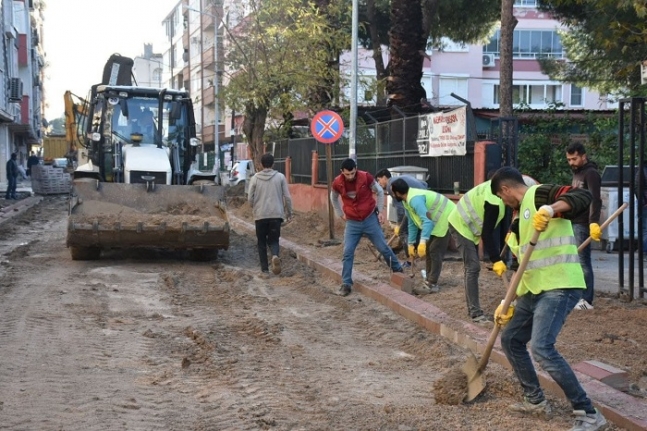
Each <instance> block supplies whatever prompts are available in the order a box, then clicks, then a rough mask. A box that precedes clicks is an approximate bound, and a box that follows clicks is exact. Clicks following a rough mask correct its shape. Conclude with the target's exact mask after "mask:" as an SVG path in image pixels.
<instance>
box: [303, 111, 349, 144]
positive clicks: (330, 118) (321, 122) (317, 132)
mask: <svg viewBox="0 0 647 431" xmlns="http://www.w3.org/2000/svg"><path fill="white" fill-rule="evenodd" d="M310 132H311V133H312V136H314V138H315V139H316V140H317V141H318V142H321V143H322V144H332V143H334V142H336V141H338V140H339V138H341V135H342V134H343V133H344V121H343V120H342V119H341V116H340V115H339V114H338V113H336V112H334V111H321V112H318V113H317V114H316V115H315V116H314V118H313V119H312V122H311V123H310Z"/></svg>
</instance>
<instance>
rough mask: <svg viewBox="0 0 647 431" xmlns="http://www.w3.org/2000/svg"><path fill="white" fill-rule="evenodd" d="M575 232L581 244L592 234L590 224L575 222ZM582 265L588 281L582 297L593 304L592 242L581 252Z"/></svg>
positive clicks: (576, 239) (576, 238)
mask: <svg viewBox="0 0 647 431" xmlns="http://www.w3.org/2000/svg"><path fill="white" fill-rule="evenodd" d="M573 233H574V234H575V241H576V242H577V245H578V246H579V245H580V244H582V243H583V242H584V241H586V239H587V238H588V237H589V235H590V234H591V233H590V231H589V225H588V224H580V223H577V224H576V223H573ZM580 265H582V271H583V272H584V282H585V283H586V290H585V291H584V294H583V295H582V298H583V299H584V300H586V302H588V303H589V304H591V305H593V297H594V292H593V283H594V277H593V264H592V263H591V244H589V245H587V246H586V247H585V248H584V250H582V251H581V252H580Z"/></svg>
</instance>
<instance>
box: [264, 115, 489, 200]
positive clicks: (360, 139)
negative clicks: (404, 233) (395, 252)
mask: <svg viewBox="0 0 647 431" xmlns="http://www.w3.org/2000/svg"><path fill="white" fill-rule="evenodd" d="M356 135H357V136H356V146H355V147H356V148H355V149H356V153H357V164H358V166H359V168H360V169H362V170H365V171H368V172H371V173H373V174H375V173H376V172H377V171H379V170H380V169H383V168H393V167H397V166H417V167H421V168H426V169H427V170H428V172H427V173H428V175H429V177H428V180H427V182H428V184H429V187H430V188H431V189H432V190H435V191H437V192H440V193H452V192H453V189H454V182H456V181H458V182H459V183H460V185H461V186H460V189H461V192H464V191H467V190H469V189H470V188H471V187H472V185H473V184H474V140H473V139H472V140H468V141H467V154H466V155H465V156H443V157H421V156H420V153H419V152H418V144H417V142H416V138H417V136H418V116H414V117H406V118H400V119H396V120H390V121H385V122H381V123H374V124H367V125H361V126H358V127H357V134H356ZM479 135H481V134H479ZM269 149H270V150H271V151H272V150H273V153H274V158H275V163H276V169H277V170H281V169H282V172H284V173H285V158H286V157H288V156H290V157H291V158H292V174H291V182H293V183H300V184H311V181H312V153H313V152H315V151H316V152H317V153H318V154H319V165H318V176H317V178H316V183H317V184H326V182H327V178H326V156H325V154H326V148H325V145H324V144H320V143H318V142H317V141H315V139H314V138H312V137H309V138H301V139H286V140H282V141H277V142H275V143H273V144H271V146H270V148H269ZM348 154H349V144H348V138H347V137H342V139H340V140H339V141H338V142H337V143H336V144H334V145H333V147H332V162H333V175H335V176H336V175H337V174H338V173H339V166H340V165H341V162H342V160H344V159H345V158H347V157H348Z"/></svg>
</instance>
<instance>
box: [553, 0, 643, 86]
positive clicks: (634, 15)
mask: <svg viewBox="0 0 647 431" xmlns="http://www.w3.org/2000/svg"><path fill="white" fill-rule="evenodd" d="M541 8H542V9H543V10H544V11H548V12H550V13H551V14H552V15H553V16H554V17H555V18H556V19H558V20H559V21H560V22H561V23H562V24H563V25H564V26H565V27H566V28H567V31H566V32H564V33H563V34H562V36H561V38H562V44H563V46H564V48H565V51H566V56H567V58H568V61H563V60H555V59H552V60H551V59H545V60H542V61H541V63H542V67H543V70H544V72H545V73H547V74H548V75H549V76H550V77H551V79H557V80H561V81H565V82H572V83H576V84H578V85H580V86H582V87H589V88H594V89H596V90H597V91H599V92H600V93H602V94H606V93H614V92H621V93H624V94H626V95H634V96H637V95H645V94H647V93H646V91H645V89H644V88H643V87H642V86H641V82H640V65H641V63H642V62H643V61H644V60H647V21H646V20H645V18H646V16H647V5H646V4H645V2H644V1H639V0H548V1H545V2H543V3H542V5H541Z"/></svg>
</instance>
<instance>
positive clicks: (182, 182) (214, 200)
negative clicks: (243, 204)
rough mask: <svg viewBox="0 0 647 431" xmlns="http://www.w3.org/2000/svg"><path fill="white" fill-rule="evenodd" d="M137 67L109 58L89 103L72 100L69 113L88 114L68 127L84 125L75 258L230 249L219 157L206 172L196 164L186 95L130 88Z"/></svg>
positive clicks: (74, 213)
mask: <svg viewBox="0 0 647 431" xmlns="http://www.w3.org/2000/svg"><path fill="white" fill-rule="evenodd" d="M132 65H133V61H132V59H130V58H128V57H122V56H120V55H118V54H115V55H113V56H111V57H110V59H109V60H108V62H107V63H106V66H105V67H104V74H103V80H102V82H101V83H100V84H96V85H94V86H92V89H91V91H90V94H89V97H88V99H87V103H84V104H83V106H84V107H83V108H79V107H78V106H77V108H74V105H78V104H74V103H73V101H72V100H71V99H69V102H70V105H69V107H70V114H72V113H74V112H76V114H77V115H76V117H74V118H76V119H77V120H82V123H81V122H80V121H79V122H78V123H76V124H75V125H74V126H70V129H72V128H74V130H77V131H78V130H82V131H83V133H76V132H74V133H76V136H75V137H74V139H75V140H74V142H78V143H79V145H80V146H81V147H82V148H79V150H80V151H79V153H80V154H86V157H79V164H78V166H77V167H76V169H75V170H74V174H73V175H74V179H73V181H72V183H73V185H72V192H71V198H70V209H69V217H68V229H67V246H68V247H69V248H70V252H71V255H72V259H73V260H94V259H98V258H99V257H100V255H101V251H102V250H107V249H119V248H121V249H125V248H134V247H145V248H165V249H173V250H188V251H189V252H190V254H191V257H192V258H193V259H196V260H207V259H210V258H212V257H214V255H215V254H216V252H217V250H220V249H227V248H228V247H229V232H230V227H229V220H228V217H227V211H226V207H225V203H224V190H223V188H222V187H220V186H219V185H218V183H219V178H218V176H219V174H218V171H217V165H218V164H217V161H216V162H214V163H213V167H212V168H210V169H208V168H205V166H204V165H205V163H199V160H198V159H199V157H198V155H199V152H198V149H199V148H200V147H201V146H200V145H199V144H200V143H199V140H198V138H197V137H196V125H195V119H194V114H193V105H192V102H191V97H190V95H189V94H188V92H186V91H180V90H173V89H167V88H149V87H138V86H136V85H133V84H132V81H131V71H132ZM67 101H68V99H67V97H66V102H67ZM66 110H67V108H66ZM75 121H76V120H75ZM70 131H71V130H69V129H68V133H70ZM202 160H203V161H204V160H206V159H205V158H204V157H202Z"/></svg>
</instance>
